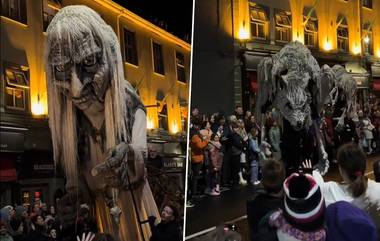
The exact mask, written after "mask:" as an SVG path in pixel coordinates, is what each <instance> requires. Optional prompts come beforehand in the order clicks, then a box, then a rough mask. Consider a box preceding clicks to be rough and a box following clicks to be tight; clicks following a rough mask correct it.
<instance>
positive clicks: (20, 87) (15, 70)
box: [3, 65, 30, 111]
mask: <svg viewBox="0 0 380 241" xmlns="http://www.w3.org/2000/svg"><path fill="white" fill-rule="evenodd" d="M9 72H11V73H12V74H13V75H14V79H16V78H17V77H16V74H17V75H18V76H19V77H20V76H21V77H22V78H23V79H24V83H25V84H19V83H17V82H12V80H10V78H9V75H8V73H9ZM3 78H4V80H5V81H4V83H5V86H4V99H5V100H4V106H5V107H6V108H7V109H10V110H20V111H26V110H27V109H28V108H27V104H28V103H27V101H28V96H27V95H28V94H29V91H28V90H29V86H30V83H29V80H28V78H27V73H25V71H23V70H22V69H21V67H16V66H14V65H8V66H5V67H4V72H3ZM7 90H10V91H12V105H8V95H9V93H8V91H7ZM16 91H21V92H22V96H23V98H22V104H23V107H17V104H16V93H15V92H16Z"/></svg>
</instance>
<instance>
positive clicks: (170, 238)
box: [150, 221, 181, 241]
mask: <svg viewBox="0 0 380 241" xmlns="http://www.w3.org/2000/svg"><path fill="white" fill-rule="evenodd" d="M151 230H152V236H151V237H150V241H180V240H181V239H180V231H179V226H178V224H177V223H176V222H174V221H171V222H168V223H163V222H161V223H159V224H157V225H156V226H151Z"/></svg>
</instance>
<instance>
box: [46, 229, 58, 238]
mask: <svg viewBox="0 0 380 241" xmlns="http://www.w3.org/2000/svg"><path fill="white" fill-rule="evenodd" d="M57 240H58V238H57V230H56V229H55V228H54V227H53V228H50V229H48V241H57Z"/></svg>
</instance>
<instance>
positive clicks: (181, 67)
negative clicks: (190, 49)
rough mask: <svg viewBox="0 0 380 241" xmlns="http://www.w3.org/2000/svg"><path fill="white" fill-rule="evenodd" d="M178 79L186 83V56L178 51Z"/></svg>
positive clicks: (176, 55)
mask: <svg viewBox="0 0 380 241" xmlns="http://www.w3.org/2000/svg"><path fill="white" fill-rule="evenodd" d="M175 57H176V65H177V80H178V81H181V82H183V83H186V73H185V58H184V57H183V54H181V53H178V52H176V53H175Z"/></svg>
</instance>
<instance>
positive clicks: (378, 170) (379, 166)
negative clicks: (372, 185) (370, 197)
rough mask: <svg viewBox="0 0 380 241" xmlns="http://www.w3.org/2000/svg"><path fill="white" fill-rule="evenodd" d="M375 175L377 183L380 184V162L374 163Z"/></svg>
mask: <svg viewBox="0 0 380 241" xmlns="http://www.w3.org/2000/svg"><path fill="white" fill-rule="evenodd" d="M373 175H374V176H375V182H380V160H377V161H374V162H373Z"/></svg>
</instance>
